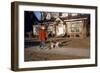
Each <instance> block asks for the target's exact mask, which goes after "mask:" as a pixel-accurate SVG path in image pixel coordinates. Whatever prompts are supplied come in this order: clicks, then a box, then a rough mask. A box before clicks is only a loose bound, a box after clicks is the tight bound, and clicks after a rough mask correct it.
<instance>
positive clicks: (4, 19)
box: [0, 0, 100, 73]
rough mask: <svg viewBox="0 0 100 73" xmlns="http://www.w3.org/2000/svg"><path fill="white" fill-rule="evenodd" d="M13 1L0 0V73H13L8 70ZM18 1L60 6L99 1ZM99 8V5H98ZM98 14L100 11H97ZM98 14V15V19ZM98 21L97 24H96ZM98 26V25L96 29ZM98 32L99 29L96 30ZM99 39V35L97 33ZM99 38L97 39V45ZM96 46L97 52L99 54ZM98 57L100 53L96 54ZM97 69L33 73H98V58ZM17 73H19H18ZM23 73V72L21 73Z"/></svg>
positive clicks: (88, 3) (89, 3)
mask: <svg viewBox="0 0 100 73" xmlns="http://www.w3.org/2000/svg"><path fill="white" fill-rule="evenodd" d="M12 1H14V0H0V73H14V72H13V71H11V70H10V59H11V57H10V54H11V38H10V37H11V12H10V8H11V6H10V3H11V2H12ZM19 1H32V2H45V3H46V2H48V3H62V4H78V5H93V6H97V5H99V2H100V0H19ZM99 8H100V5H99ZM98 11H99V12H98V13H100V10H98ZM99 16H100V14H98V19H99ZM99 23H100V21H99V22H98V24H99ZM99 27H100V25H98V28H99ZM98 31H100V29H98ZM98 37H100V33H98ZM99 42H100V38H99V39H98V43H99ZM99 48H100V46H98V52H100V49H99ZM98 55H99V56H100V53H98ZM98 60H99V66H98V67H86V68H73V69H71V68H69V69H59V70H58V69H57V70H40V71H34V73H55V72H57V73H66V72H67V73H86V72H87V73H99V72H100V57H99V59H98ZM18 73H19V72H18ZM22 73H24V72H22ZM25 73H33V71H26V72H25Z"/></svg>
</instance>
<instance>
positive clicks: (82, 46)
mask: <svg viewBox="0 0 100 73" xmlns="http://www.w3.org/2000/svg"><path fill="white" fill-rule="evenodd" d="M62 40H64V39H62ZM33 44H34V43H33ZM38 44H39V42H38V43H37V44H36V45H33V46H32V45H31V46H30V47H27V48H25V61H34V60H56V59H81V58H89V57H90V48H89V47H90V44H89V39H88V38H86V39H72V40H71V39H69V40H67V41H66V42H65V43H63V45H62V46H61V47H58V48H53V49H49V48H48V47H47V48H45V49H40V47H39V46H38Z"/></svg>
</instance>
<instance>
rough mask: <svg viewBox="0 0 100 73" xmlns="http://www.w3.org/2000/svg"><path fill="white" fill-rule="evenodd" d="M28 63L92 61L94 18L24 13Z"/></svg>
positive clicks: (78, 14) (25, 55) (71, 14)
mask: <svg viewBox="0 0 100 73" xmlns="http://www.w3.org/2000/svg"><path fill="white" fill-rule="evenodd" d="M24 25H25V26H24V52H25V53H24V61H44V60H45V61H46V60H68V59H85V58H90V14H84V13H67V12H46V11H45V12H41V11H24Z"/></svg>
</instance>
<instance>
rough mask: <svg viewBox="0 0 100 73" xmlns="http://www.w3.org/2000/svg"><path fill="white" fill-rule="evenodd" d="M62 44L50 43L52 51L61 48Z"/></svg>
mask: <svg viewBox="0 0 100 73" xmlns="http://www.w3.org/2000/svg"><path fill="white" fill-rule="evenodd" d="M59 45H60V42H53V41H52V42H50V49H53V48H59Z"/></svg>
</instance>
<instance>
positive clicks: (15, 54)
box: [11, 2, 97, 71]
mask: <svg viewBox="0 0 100 73" xmlns="http://www.w3.org/2000/svg"><path fill="white" fill-rule="evenodd" d="M20 5H22V6H33V5H34V6H44V7H47V6H48V7H52V8H53V7H58V8H59V7H60V8H76V9H78V8H79V9H87V10H93V11H94V14H93V15H94V17H95V18H94V19H95V23H94V26H95V29H94V30H95V32H94V34H95V36H94V37H95V38H94V41H95V42H94V43H95V45H94V46H95V51H94V62H93V63H89V64H87V63H86V64H82V65H81V64H77V65H66V64H65V65H59V66H56V65H55V66H48V67H47V66H44V67H27V68H26V67H25V68H19V36H20V35H19V32H20V31H19V27H20V24H19V21H20V20H19V8H20V7H19V6H20ZM91 29H92V28H91ZM33 66H34V65H33ZM90 66H91V67H92V66H97V7H96V6H82V5H67V4H49V3H33V2H12V3H11V70H13V71H27V70H45V69H60V68H76V67H90Z"/></svg>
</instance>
